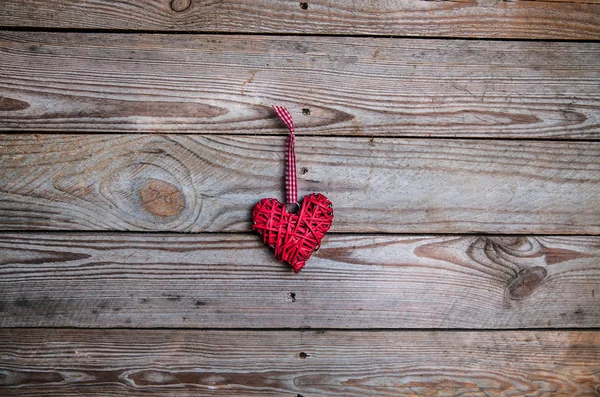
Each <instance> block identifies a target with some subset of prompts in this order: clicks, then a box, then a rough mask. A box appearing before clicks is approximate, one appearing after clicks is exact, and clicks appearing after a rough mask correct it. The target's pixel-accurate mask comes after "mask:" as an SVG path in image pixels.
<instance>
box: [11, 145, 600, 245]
mask: <svg viewBox="0 0 600 397" xmlns="http://www.w3.org/2000/svg"><path fill="white" fill-rule="evenodd" d="M296 142H297V146H296V153H297V162H298V173H299V191H300V197H302V196H303V195H304V194H308V193H310V192H321V193H323V194H325V195H326V196H327V197H329V199H331V200H332V201H333V204H334V212H335V215H334V221H333V226H332V228H331V231H333V232H352V233H363V232H394V233H478V232H484V233H504V234H511V233H520V234H544V233H546V234H557V233H558V234H566V233H568V234H578V233H588V234H597V233H599V232H600V211H599V208H600V205H599V204H600V142H579V143H576V142H555V141H549V142H534V141H516V142H515V141H489V140H437V139H391V138H385V139H384V138H377V139H374V138H326V137H298V139H297V141H296ZM284 152H285V138H284V137H275V136H271V137H259V136H246V137H236V136H214V135H213V136H201V135H22V134H18V135H17V134H5V135H0V193H1V195H0V230H2V229H3V230H122V231H194V232H199V231H249V230H250V228H251V222H250V219H251V209H252V207H253V206H254V205H255V203H257V202H258V201H259V200H260V199H261V198H263V197H275V198H279V199H283V197H284V192H283V189H284V181H283V179H284V178H283V175H284V163H285V161H284Z"/></svg>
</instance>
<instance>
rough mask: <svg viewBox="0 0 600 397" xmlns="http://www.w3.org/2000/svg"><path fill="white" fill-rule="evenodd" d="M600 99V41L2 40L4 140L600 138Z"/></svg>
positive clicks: (4, 36)
mask: <svg viewBox="0 0 600 397" xmlns="http://www.w3.org/2000/svg"><path fill="white" fill-rule="evenodd" d="M63 3H64V2H63ZM67 3H69V4H72V5H73V6H79V5H80V4H84V3H85V2H67ZM420 3H421V4H432V5H435V4H442V5H443V4H449V2H420ZM524 3H530V4H534V2H522V3H519V4H524ZM535 3H538V2H535ZM503 4H505V5H507V4H516V3H507V2H504V3H503ZM560 4H562V3H560ZM113 8H114V7H113ZM86 18H87V17H86ZM598 26H600V22H599V23H598ZM599 92H600V43H556V42H511V41H499V42H481V41H463V40H406V39H387V38H377V39H372V38H336V37H329V38H328V37H265V36H221V35H210V36H204V35H201V36H196V35H131V34H122V35H114V34H74V33H55V34H52V33H31V32H2V33H0V130H3V131H32V132H38V131H45V132H68V133H75V132H105V133H113V132H165V133H166V132H180V133H181V132H185V133H206V134H211V133H221V134H222V133H226V134H284V133H285V129H284V128H282V125H281V124H280V123H279V122H277V120H276V118H275V117H274V115H273V113H272V111H271V110H270V106H271V104H273V103H276V104H281V105H286V106H287V107H288V108H289V109H290V110H291V111H292V113H293V115H294V118H295V123H296V125H297V131H298V133H299V134H307V135H360V136H365V135H369V136H417V137H431V136H439V137H457V136H463V137H486V138H487V137H503V138H548V137H551V138H559V139H564V138H569V139H580V138H586V139H598V138H599V137H600V96H599V94H598V93H599Z"/></svg>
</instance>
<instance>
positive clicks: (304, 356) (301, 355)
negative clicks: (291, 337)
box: [298, 352, 308, 360]
mask: <svg viewBox="0 0 600 397" xmlns="http://www.w3.org/2000/svg"><path fill="white" fill-rule="evenodd" d="M298 357H300V358H301V359H303V360H304V359H306V357H308V354H306V353H304V352H300V353H298Z"/></svg>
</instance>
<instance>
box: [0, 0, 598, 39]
mask: <svg viewBox="0 0 600 397" xmlns="http://www.w3.org/2000/svg"><path fill="white" fill-rule="evenodd" d="M2 5H3V13H2V14H1V15H0V26H4V27H9V26H10V27H37V28H76V29H126V30H159V31H161V30H164V31H174V30H179V31H196V32H246V33H308V34H327V35H344V34H345V35H348V34H351V35H356V34H366V35H381V36H390V35H392V36H441V37H487V38H493V39H495V38H527V39H583V40H587V39H598V38H599V37H600V4H599V2H598V0H560V1H555V0H551V1H511V2H503V1H495V0H486V1H480V0H479V1H478V0H459V1H427V2H426V1H419V2H415V1H410V0H394V1H389V0H372V1H369V2H360V1H352V2H349V1H345V0H311V1H309V2H298V1H276V0H253V1H250V0H222V1H218V2H214V1H213V2H207V1H191V0H170V1H169V0H126V1H119V2H114V1H111V0H83V1H66V2H65V1H60V0H25V1H24V0H4V1H3V4H2Z"/></svg>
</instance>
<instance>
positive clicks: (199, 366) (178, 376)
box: [0, 329, 600, 397]
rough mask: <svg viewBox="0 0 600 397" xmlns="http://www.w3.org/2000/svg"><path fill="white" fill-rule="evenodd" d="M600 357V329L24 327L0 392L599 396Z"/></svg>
mask: <svg viewBox="0 0 600 397" xmlns="http://www.w3.org/2000/svg"><path fill="white" fill-rule="evenodd" d="M599 358H600V332H582V331H577V332H575V331H570V332H548V331H546V332H540V331H521V332H507V331H501V332H340V331H325V332H324V331H300V332H298V331H288V332H270V331H264V332H259V331H181V330H179V331H171V330H170V331H166V330H146V331H143V330H111V331H108V330H87V331H82V330H42V329H36V330H26V329H14V330H4V331H2V332H1V333H0V393H1V394H2V395H3V396H23V395H27V396H28V397H35V396H47V395H49V394H51V395H60V396H98V395H103V396H114V397H117V396H139V395H144V396H161V397H162V396H177V397H186V396H199V395H210V396H293V397H296V396H306V397H316V396H323V397H325V396H327V397H329V396H344V397H352V396H356V397H359V396H374V395H380V396H383V395H385V396H392V395H393V396H405V397H415V396H456V397H459V396H474V397H486V396H511V397H520V396H521V397H525V396H557V397H559V396H563V397H567V396H579V397H596V396H597V394H596V392H597V387H598V385H599V384H600V375H599V374H600V360H599ZM200 393H202V394H200Z"/></svg>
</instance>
